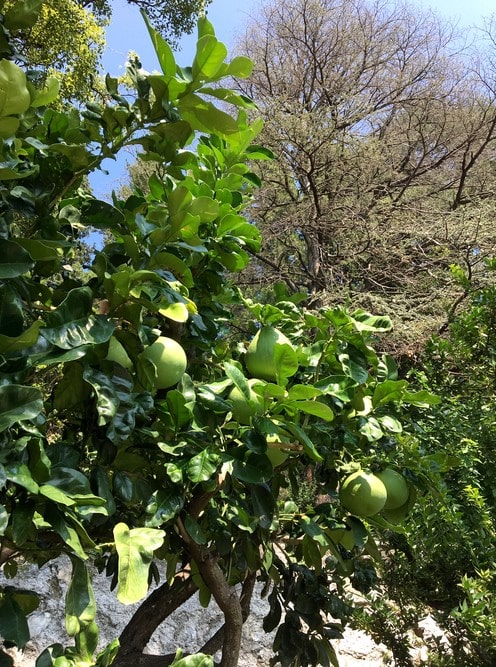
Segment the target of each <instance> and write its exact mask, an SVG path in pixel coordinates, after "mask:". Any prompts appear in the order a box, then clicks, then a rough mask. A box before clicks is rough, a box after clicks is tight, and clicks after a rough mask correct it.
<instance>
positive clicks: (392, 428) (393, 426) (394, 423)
mask: <svg viewBox="0 0 496 667" xmlns="http://www.w3.org/2000/svg"><path fill="white" fill-rule="evenodd" d="M377 421H378V422H379V424H380V425H381V426H382V427H383V428H384V429H386V431H389V432H390V433H401V432H402V431H403V426H402V425H401V422H400V421H399V420H398V419H396V417H393V416H392V415H384V416H383V417H377Z"/></svg>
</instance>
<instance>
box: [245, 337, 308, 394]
mask: <svg viewBox="0 0 496 667" xmlns="http://www.w3.org/2000/svg"><path fill="white" fill-rule="evenodd" d="M276 345H291V342H290V340H289V338H286V336H285V335H284V334H283V333H281V332H280V331H278V330H277V329H274V327H270V326H267V327H262V328H261V329H260V330H259V331H257V333H256V334H255V337H254V338H253V340H252V341H251V343H250V344H249V345H248V349H247V350H246V354H245V365H246V368H247V369H248V371H249V372H250V373H251V375H253V377H256V378H262V379H263V380H267V381H268V382H275V381H276V379H277V373H276V364H275V359H274V353H275V346H276ZM291 347H293V346H292V345H291ZM295 373H296V369H295Z"/></svg>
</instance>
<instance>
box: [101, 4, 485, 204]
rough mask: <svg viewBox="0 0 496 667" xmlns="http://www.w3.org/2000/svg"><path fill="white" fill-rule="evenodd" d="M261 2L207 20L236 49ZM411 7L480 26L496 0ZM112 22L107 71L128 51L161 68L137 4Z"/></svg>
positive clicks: (118, 170) (104, 181)
mask: <svg viewBox="0 0 496 667" xmlns="http://www.w3.org/2000/svg"><path fill="white" fill-rule="evenodd" d="M258 4H259V1H258V0H257V2H250V0H213V2H212V3H211V4H210V5H209V7H208V18H209V20H210V21H211V22H212V24H213V25H214V28H215V31H216V34H217V37H218V39H220V40H221V41H222V42H224V44H226V46H227V47H228V48H229V51H230V53H232V50H233V44H234V40H235V37H236V34H237V33H240V32H241V31H242V30H243V26H244V24H245V23H246V21H247V18H248V17H249V15H250V13H252V12H253V11H254V10H255V9H256V7H257V5H258ZM410 4H413V5H418V6H419V7H423V8H428V7H431V8H433V9H435V10H436V11H438V12H439V13H440V14H442V15H445V16H446V17H449V18H452V19H454V20H455V21H457V22H458V23H459V25H460V26H461V27H463V26H466V27H469V26H472V25H474V24H479V25H480V24H481V22H482V19H483V17H484V16H489V15H490V14H491V13H492V12H495V13H496V0H430V1H429V0H410ZM112 6H113V17H112V23H111V25H110V26H109V28H108V30H107V49H106V51H105V54H104V60H103V67H104V71H105V72H109V73H110V74H112V75H113V76H118V75H120V74H122V73H123V72H124V68H125V62H126V59H127V54H128V52H129V51H131V50H132V51H136V52H137V53H138V54H139V55H140V57H141V60H142V63H143V67H144V68H145V69H146V70H148V71H152V70H154V69H159V67H158V63H157V60H156V58H155V54H154V51H153V48H152V46H151V43H150V40H149V37H148V33H147V30H146V27H145V24H144V22H143V19H142V18H141V15H140V13H139V11H138V9H137V8H136V6H134V5H129V4H127V2H126V1H125V0H113V2H112ZM195 42H196V36H195V35H194V34H193V35H190V36H187V37H186V38H184V39H183V40H182V42H181V50H180V51H179V53H178V54H177V55H176V60H177V62H178V63H179V64H180V65H190V64H191V62H192V59H193V55H194V45H195ZM126 160H127V161H132V158H131V156H129V158H126V157H125V156H121V157H120V159H119V161H118V163H113V162H111V161H107V164H106V165H105V166H106V168H107V169H108V170H109V171H110V172H111V173H110V174H109V176H106V177H105V176H104V175H103V174H101V173H97V174H94V175H93V176H92V178H91V181H92V184H93V187H94V190H95V194H96V195H97V196H104V195H105V194H108V193H109V192H110V191H111V190H112V189H118V188H119V184H120V183H122V179H123V178H124V174H125V164H126Z"/></svg>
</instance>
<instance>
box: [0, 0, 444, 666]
mask: <svg viewBox="0 0 496 667" xmlns="http://www.w3.org/2000/svg"><path fill="white" fill-rule="evenodd" d="M26 9H28V5H26ZM25 20H26V21H28V20H30V14H29V11H26V15H25ZM198 29H199V39H198V44H197V50H196V55H195V58H194V61H193V63H192V66H191V67H187V68H181V67H178V66H177V65H176V62H175V59H174V56H173V54H172V51H171V49H170V48H169V46H168V45H167V44H166V43H165V42H164V40H163V39H162V38H161V37H160V35H159V34H158V33H157V32H156V31H155V30H153V29H152V28H151V26H150V25H149V32H150V36H151V39H152V41H153V44H154V46H155V49H156V52H157V56H158V59H159V62H160V65H161V68H162V73H161V74H153V75H149V74H146V73H145V72H144V71H143V70H142V69H141V68H138V66H137V65H136V63H131V64H130V69H129V75H130V78H131V80H132V81H133V84H134V93H133V95H132V96H131V95H130V94H129V92H128V94H126V96H123V95H122V94H121V92H120V90H119V88H118V82H117V81H116V80H115V79H113V78H112V77H109V76H107V78H106V88H107V94H108V97H109V100H110V101H109V103H108V104H107V105H99V104H96V103H89V104H88V105H87V107H86V108H85V110H84V111H82V112H80V111H79V110H77V109H76V108H70V109H67V110H65V111H58V110H56V109H54V108H52V107H51V106H50V105H51V104H52V103H53V102H54V101H55V97H56V86H53V85H52V84H51V83H50V82H49V83H48V85H47V87H46V88H44V89H37V88H36V86H35V85H33V83H32V81H31V80H30V77H29V76H26V74H25V72H24V70H23V69H22V68H21V67H19V66H18V65H16V64H15V63H14V62H13V61H12V60H9V59H7V58H4V59H3V60H1V61H0V75H1V76H2V77H3V78H4V79H5V80H6V81H7V82H8V85H6V86H5V89H4V90H3V91H2V92H3V97H2V106H1V108H0V133H1V136H2V142H1V150H2V158H3V159H2V162H1V164H0V216H1V217H0V355H1V356H0V439H1V445H2V446H1V459H0V487H1V488H0V496H1V505H0V534H1V536H2V537H1V548H0V561H1V563H2V565H3V571H4V573H5V575H6V576H7V577H11V578H13V583H14V585H9V586H5V587H4V588H3V590H2V592H1V598H0V633H1V635H2V637H3V640H4V644H5V645H6V646H9V645H17V646H20V647H23V646H24V645H25V644H26V643H27V642H28V641H29V630H28V626H27V623H26V619H25V616H26V614H29V613H30V612H31V611H32V610H33V609H34V608H36V605H37V596H36V592H33V591H25V590H23V589H22V588H19V587H16V585H15V576H16V572H17V563H18V561H19V559H23V560H27V561H29V562H33V563H37V564H39V566H40V567H41V566H43V565H44V564H46V563H47V562H49V561H50V560H52V559H54V558H56V557H57V556H59V555H60V554H63V553H64V554H67V555H68V556H69V557H70V559H71V561H72V567H73V570H72V579H71V582H70V584H69V588H68V590H67V595H66V599H65V605H66V630H67V634H68V635H69V637H72V638H73V644H72V645H69V646H62V645H53V646H51V647H48V648H47V650H46V651H45V652H44V653H43V654H42V655H41V656H40V658H39V660H38V666H39V667H46V666H48V665H57V667H70V666H75V665H91V664H98V665H102V666H104V665H108V664H110V663H111V662H112V661H113V663H114V664H115V665H129V664H136V662H139V663H140V664H141V665H146V664H148V663H149V664H152V663H154V662H156V659H155V658H156V657H154V656H148V655H147V654H144V653H143V651H144V649H145V647H146V644H147V642H148V639H149V638H150V636H151V634H152V633H153V631H154V630H155V628H156V627H157V625H158V624H159V623H160V622H161V620H162V619H163V618H165V617H166V616H168V615H169V614H170V613H171V612H172V611H173V610H174V609H175V608H176V607H177V606H179V605H181V604H182V603H183V602H184V601H185V600H187V599H188V598H190V597H191V596H192V595H193V594H195V593H198V594H199V597H200V601H201V602H202V604H204V605H207V604H208V603H209V600H210V598H213V599H215V601H216V602H217V604H218V606H219V607H220V609H221V610H222V612H223V615H224V619H225V622H224V625H223V626H222V627H221V628H220V629H219V630H218V632H216V633H215V635H214V636H213V637H212V638H211V639H210V640H209V641H208V642H207V643H206V644H205V646H203V647H197V648H198V650H199V654H198V655H196V656H191V657H190V658H187V659H186V658H181V656H180V653H178V654H176V651H175V649H176V647H171V649H173V651H172V653H171V654H170V655H168V656H162V657H161V658H160V660H161V664H164V665H166V664H176V665H177V667H179V666H180V665H181V666H182V667H185V666H186V665H189V666H192V665H197V666H198V665H204V666H206V665H211V664H213V661H212V658H210V657H208V656H210V655H213V654H215V653H216V652H217V651H219V650H220V651H221V654H222V657H221V661H220V664H221V665H222V666H223V667H235V665H236V664H237V661H238V654H239V643H240V636H241V632H242V625H243V622H244V620H245V619H246V617H247V615H248V613H249V608H250V600H251V597H252V594H253V590H254V585H255V582H256V580H259V581H260V582H263V583H264V584H265V592H266V593H267V594H268V599H269V602H270V612H269V614H268V616H267V618H266V620H265V625H264V627H265V630H266V631H270V630H272V629H276V628H277V633H276V636H275V643H274V649H275V653H276V657H275V658H274V661H273V662H274V664H275V663H276V662H277V660H279V662H280V663H281V664H282V665H283V666H288V667H289V665H330V664H333V665H335V664H336V658H335V654H334V650H333V648H332V641H331V640H332V639H333V638H336V637H339V636H340V635H341V633H342V631H343V628H344V627H345V625H346V623H347V620H348V618H349V616H350V614H351V611H352V605H351V603H350V602H351V601H350V600H349V597H348V595H347V593H346V591H345V590H344V588H343V586H344V583H345V582H347V581H348V579H349V578H350V577H351V578H352V579H353V581H354V582H355V584H356V585H357V586H361V587H362V588H367V587H370V585H371V583H372V582H373V581H374V577H375V568H380V567H381V561H382V559H381V554H380V551H379V549H378V547H377V542H376V540H377V539H380V536H381V534H382V533H383V532H384V531H387V530H394V529H395V525H394V524H393V523H391V522H390V521H389V520H388V515H387V514H386V513H385V512H383V513H382V514H381V513H379V512H380V510H381V508H382V505H381V506H379V505H376V506H375V509H374V511H375V512H376V513H375V514H372V513H371V510H370V508H369V507H367V511H365V509H364V510H362V509H361V505H360V504H358V505H356V503H354V508H353V514H352V513H351V512H350V511H348V510H347V509H346V506H347V503H349V500H347V499H346V498H345V497H344V496H343V497H342V499H341V500H342V501H343V502H340V498H339V494H338V490H339V485H340V482H342V481H343V480H344V479H345V478H347V477H348V476H349V475H350V474H351V473H355V472H357V471H358V470H360V469H363V470H364V471H367V475H369V474H370V473H373V472H379V471H381V470H382V469H383V468H392V469H395V470H396V471H397V472H401V473H405V480H406V479H407V478H408V484H407V495H408V501H407V503H405V507H403V508H401V511H402V512H403V513H404V514H405V513H406V512H407V511H408V510H409V509H411V505H413V504H414V501H415V496H416V492H415V486H416V479H417V477H416V468H417V469H419V470H423V469H424V468H425V467H426V466H423V467H422V460H420V463H419V461H418V460H417V461H412V463H411V465H412V467H411V470H410V471H409V472H408V474H407V472H406V471H405V470H404V469H403V468H404V467H403V464H402V459H401V449H400V442H401V434H402V432H403V431H404V429H405V428H406V429H407V430H408V428H410V427H409V426H408V424H409V421H410V418H409V411H411V410H413V409H415V410H417V409H418V410H422V409H424V408H426V407H427V406H428V405H430V404H435V403H436V402H437V399H435V398H434V397H433V396H432V395H431V394H430V393H429V392H428V391H425V390H420V391H412V390H411V388H410V387H409V384H408V382H407V381H406V380H404V379H401V378H399V377H398V371H397V367H396V364H395V362H394V360H393V359H392V358H391V357H390V356H388V355H386V354H383V353H382V352H381V351H380V347H379V345H380V343H379V338H378V335H379V334H386V333H387V332H388V331H389V330H390V328H391V322H390V320H389V318H387V317H382V316H376V315H371V314H369V313H367V312H365V311H364V310H356V311H353V312H348V311H347V310H346V309H344V308H341V307H338V308H332V309H328V308H322V309H317V308H315V309H313V310H309V309H305V308H304V307H302V306H301V305H299V304H301V303H302V302H303V301H305V300H306V298H307V294H305V293H296V294H295V293H293V294H289V293H288V292H287V290H286V288H285V287H284V285H283V284H276V285H275V286H274V290H273V297H272V298H271V302H272V303H258V302H257V301H255V300H252V299H247V298H245V296H244V295H243V294H242V293H241V292H240V291H239V290H237V289H236V288H235V287H234V286H233V285H232V284H231V283H230V282H229V280H228V275H229V274H233V273H236V272H239V271H240V270H242V269H243V268H245V267H246V266H247V264H248V261H249V257H250V253H251V252H255V253H256V252H258V250H259V245H260V233H259V230H258V229H257V228H256V227H255V226H254V225H253V224H251V223H250V222H249V221H248V220H247V219H246V218H245V217H243V214H242V213H243V210H244V209H245V208H246V206H247V205H248V203H249V202H250V198H251V196H252V189H253V187H254V185H257V184H258V183H259V180H258V177H257V176H255V175H254V174H253V172H252V171H251V166H250V165H251V164H252V162H253V161H255V160H259V161H260V160H261V161H265V160H270V159H271V157H272V156H271V153H270V151H268V150H267V149H265V148H262V147H260V146H258V145H254V144H253V143H252V142H253V140H254V139H255V137H256V136H257V134H258V133H259V132H260V129H261V126H262V123H261V122H260V121H259V120H255V121H254V122H252V123H251V124H250V123H249V122H248V121H247V110H250V109H251V108H252V106H253V105H252V103H251V102H250V100H249V99H247V98H246V97H243V96H241V95H238V94H236V93H235V92H233V91H231V90H230V89H228V88H225V87H222V79H224V78H225V77H237V78H240V77H246V76H248V75H249V74H250V72H251V63H250V61H249V60H248V59H247V58H245V57H242V56H239V57H237V58H234V59H233V60H231V61H230V62H225V58H226V55H227V52H226V49H225V47H224V45H223V44H221V43H220V42H218V41H217V39H216V37H215V34H214V30H213V28H212V26H211V24H210V23H209V22H208V21H207V20H206V19H202V20H200V22H199V28H198ZM5 37H6V39H7V37H8V35H7V33H5ZM212 100H213V102H216V103H218V102H220V101H222V102H223V103H227V104H228V105H230V108H231V109H234V111H233V113H232V115H231V114H229V113H227V112H226V111H222V110H220V109H219V108H218V107H217V106H216V105H215V104H214V103H213V102H212ZM127 146H138V147H139V150H140V151H141V153H142V159H143V160H145V161H148V162H151V163H153V164H154V165H155V167H156V169H155V172H154V173H153V174H152V176H151V177H150V178H149V181H148V188H149V191H148V192H147V193H146V194H145V193H143V192H140V191H139V190H137V191H135V192H133V193H132V194H131V195H130V196H127V197H125V198H119V197H117V196H116V195H114V197H113V199H112V202H111V203H110V202H106V201H101V200H98V199H95V198H94V197H93V196H92V194H91V192H89V191H88V190H87V189H86V188H85V183H86V180H85V179H86V176H87V175H88V174H89V173H91V172H92V171H94V170H95V169H98V168H99V167H100V165H101V162H102V160H103V159H105V158H108V157H112V156H115V155H116V154H117V153H118V152H119V151H120V150H122V149H123V148H125V147H127ZM95 229H97V230H101V231H103V232H104V234H105V238H106V242H105V245H104V247H103V248H102V249H101V250H99V251H95V252H94V255H93V257H92V258H91V260H90V261H89V262H88V264H86V265H85V266H83V267H82V268H81V269H78V270H75V269H76V266H75V260H77V259H78V258H80V257H81V255H80V242H81V237H82V235H84V234H87V233H88V232H90V231H91V230H95ZM238 316H239V317H238ZM275 329H277V330H279V333H278V331H277V330H275ZM164 337H166V338H170V339H172V340H175V341H176V343H178V344H179V345H180V346H181V347H182V348H183V349H184V350H185V352H186V356H187V368H186V372H185V373H184V374H182V376H181V377H180V379H179V381H178V382H177V384H174V385H173V386H168V385H169V384H170V380H169V379H166V380H164V379H163V377H164V376H163V369H162V368H161V367H160V365H159V364H160V355H157V354H156V353H155V352H153V353H152V352H151V349H152V347H153V345H154V344H156V341H157V339H162V338H164ZM261 341H263V342H261ZM257 345H258V346H260V350H258V352H254V351H253V347H254V346H257ZM262 348H263V349H262ZM376 348H377V349H378V350H379V351H376ZM155 349H156V348H155ZM252 354H260V355H262V357H261V358H262V359H263V360H264V361H263V366H262V369H261V370H256V369H257V368H260V367H259V366H258V367H257V364H256V362H254V361H253V358H251V361H250V362H249V364H248V362H247V361H246V360H247V358H248V357H249V356H250V355H252ZM176 362H177V359H176ZM176 362H175V366H174V367H175V368H177V365H178V364H177V363H176ZM180 363H181V362H179V365H180ZM247 366H249V367H251V368H252V369H255V370H253V372H255V373H258V375H259V377H258V378H253V377H250V373H249V372H248V370H247ZM174 372H175V371H174ZM166 375H167V374H166ZM261 375H263V377H260V376H261ZM167 377H170V376H168V375H167ZM249 380H256V381H255V382H249ZM159 387H160V388H159ZM234 390H236V391H237V396H233V393H232V392H233V391H234ZM240 401H241V403H243V401H244V404H245V405H244V407H243V410H242V411H241V412H239V405H240ZM237 411H238V412H237ZM236 412H237V414H238V416H237V417H236V416H235V413H236ZM274 450H275V452H277V454H278V455H279V456H277V455H274ZM281 455H282V456H281ZM420 458H421V457H420ZM374 484H376V485H382V482H378V481H375V480H374ZM309 485H311V489H312V491H311V494H309V493H308V492H307V491H308V486H309ZM384 488H386V487H384ZM379 489H380V487H379ZM422 490H423V489H422V486H420V491H422ZM362 492H363V489H361V490H360V493H362ZM366 493H367V491H366V489H365V494H366ZM381 494H382V501H383V502H385V500H386V497H389V496H388V495H387V493H386V491H382V490H381ZM365 497H366V496H365ZM309 501H310V502H309ZM365 514H367V518H366V519H365V518H364V517H363V516H362V515H365ZM157 560H160V561H163V562H164V563H165V565H166V575H165V580H164V581H163V582H161V584H160V586H159V587H158V588H155V590H154V591H153V593H152V595H151V596H150V597H148V598H146V599H145V596H146V594H147V592H148V589H149V585H150V581H151V579H152V578H153V577H154V576H155V575H157V568H156V566H155V563H156V561H157ZM91 563H94V564H95V565H96V566H97V567H98V568H99V569H101V570H104V571H105V572H106V573H107V575H108V576H109V586H112V587H114V588H116V595H117V599H118V600H119V602H120V603H122V604H129V603H132V602H137V601H140V600H144V601H143V603H142V606H141V607H140V609H139V610H138V612H137V613H136V615H135V617H134V618H133V620H132V621H131V623H130V624H129V625H128V626H127V628H126V629H124V630H123V632H122V634H121V636H120V638H119V641H117V639H116V641H115V642H114V643H112V644H111V645H110V646H108V647H107V648H105V649H104V650H103V651H101V652H99V653H98V652H97V642H98V627H97V625H96V623H95V614H96V609H95V599H94V594H93V590H92V585H91V572H92V570H91V568H90V564H91ZM150 609H153V610H154V612H153V613H150V611H149V610H150ZM180 648H185V647H180ZM190 648H191V647H190ZM3 660H4V662H5V663H8V658H7V657H6V656H5V655H4V656H3Z"/></svg>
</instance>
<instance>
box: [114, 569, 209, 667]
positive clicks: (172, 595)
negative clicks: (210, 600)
mask: <svg viewBox="0 0 496 667" xmlns="http://www.w3.org/2000/svg"><path fill="white" fill-rule="evenodd" d="M197 590H198V587H197V586H196V584H195V583H194V582H193V579H192V578H191V576H190V573H189V572H188V573H179V574H178V575H176V577H175V579H174V581H173V583H172V585H169V584H167V583H165V584H163V585H162V586H160V587H159V588H157V589H155V590H154V591H153V592H152V593H151V594H150V595H149V597H148V598H146V600H144V602H143V603H142V604H141V605H140V607H139V608H138V609H137V611H136V612H135V614H134V615H133V617H132V618H131V620H130V621H129V623H128V624H127V625H126V627H125V628H124V630H123V631H122V633H121V636H120V637H119V641H120V644H121V648H120V650H119V653H118V655H117V658H116V659H115V661H114V663H113V667H153V665H158V664H159V662H160V664H161V665H162V666H165V665H167V664H170V662H172V659H173V656H172V658H171V659H170V662H167V658H169V657H170V656H163V655H161V656H152V655H146V654H144V653H143V651H144V649H145V648H146V645H147V644H148V642H149V641H150V639H151V636H152V635H153V633H154V632H155V630H156V629H157V628H158V626H159V625H160V624H161V623H162V622H163V621H164V620H165V619H166V618H167V617H168V616H170V614H172V612H174V611H175V610H176V609H178V608H179V607H180V606H181V605H183V604H184V603H185V602H186V601H187V600H189V598H190V597H191V596H192V595H193V594H194V593H195V592H196V591H197Z"/></svg>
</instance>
